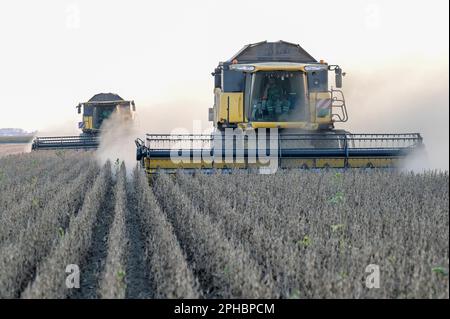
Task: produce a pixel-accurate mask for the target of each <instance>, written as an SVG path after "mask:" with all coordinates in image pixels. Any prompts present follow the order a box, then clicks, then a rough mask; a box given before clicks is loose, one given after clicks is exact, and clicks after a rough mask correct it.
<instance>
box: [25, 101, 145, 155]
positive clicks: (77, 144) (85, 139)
mask: <svg viewBox="0 0 450 319" xmlns="http://www.w3.org/2000/svg"><path fill="white" fill-rule="evenodd" d="M76 108H77V109H78V114H83V115H82V121H81V122H79V123H78V128H80V129H81V130H82V133H81V134H80V135H79V136H55V137H36V138H35V139H34V141H33V144H32V150H52V149H85V150H88V149H96V148H98V146H99V143H100V141H99V134H100V132H101V130H100V129H101V125H102V124H103V121H104V120H106V119H107V118H109V117H110V116H111V115H112V114H113V113H119V114H120V116H122V117H123V118H124V120H130V121H131V120H133V119H134V112H135V111H136V106H135V104H134V101H126V100H124V99H122V98H121V97H120V96H119V95H117V94H113V93H100V94H97V95H94V96H93V97H92V98H91V99H90V100H89V101H88V102H84V103H79V104H78V105H77V106H76Z"/></svg>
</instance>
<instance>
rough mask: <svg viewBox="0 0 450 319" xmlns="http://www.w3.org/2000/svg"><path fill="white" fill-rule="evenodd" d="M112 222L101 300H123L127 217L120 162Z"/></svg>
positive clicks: (123, 175)
mask: <svg viewBox="0 0 450 319" xmlns="http://www.w3.org/2000/svg"><path fill="white" fill-rule="evenodd" d="M116 178H117V182H116V188H115V194H114V198H115V207H114V220H113V223H112V226H111V230H110V232H109V237H108V255H107V258H106V266H105V273H104V277H103V279H102V282H101V284H100V296H101V297H102V298H108V299H111V298H116V299H123V298H125V291H126V282H125V277H126V275H127V274H126V272H125V270H126V267H127V253H126V252H127V245H128V242H127V240H128V238H127V231H126V224H125V218H126V216H127V215H128V208H127V192H126V170H125V164H124V163H123V162H122V164H121V166H120V168H119V169H118V171H117V173H116Z"/></svg>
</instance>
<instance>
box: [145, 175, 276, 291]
mask: <svg viewBox="0 0 450 319" xmlns="http://www.w3.org/2000/svg"><path fill="white" fill-rule="evenodd" d="M154 190H155V194H156V196H157V198H158V200H159V203H160V205H161V207H162V208H163V210H164V211H165V212H166V214H167V215H168V217H169V219H170V221H171V222H172V223H173V225H174V227H175V232H176V235H177V237H178V239H179V240H180V242H181V245H182V247H183V249H185V251H186V254H187V256H188V259H191V261H192V264H193V267H194V268H195V269H194V273H195V274H196V275H197V276H198V278H199V281H200V284H201V285H202V288H203V294H204V296H205V297H209V298H213V297H217V298H239V297H241V298H243V297H246V298H268V297H273V296H274V295H275V293H274V290H273V287H271V286H270V285H269V284H268V280H267V278H264V277H263V274H262V273H261V271H260V269H259V267H258V265H257V264H256V263H255V261H254V260H252V259H251V258H250V257H249V255H248V254H247V253H246V252H245V251H244V249H243V248H242V247H241V246H233V244H232V243H230V242H229V241H228V240H227V239H226V238H224V236H223V234H222V233H221V231H220V230H218V229H217V228H216V227H215V225H213V224H212V222H211V219H210V217H209V216H208V215H206V214H203V213H200V212H199V211H197V210H196V209H195V208H194V207H193V205H192V203H191V202H190V201H189V199H188V198H187V196H186V195H184V194H183V192H182V191H181V190H180V189H179V187H178V186H177V185H175V184H174V183H173V182H172V181H171V180H170V178H169V177H168V176H166V175H165V174H161V175H159V176H158V177H157V179H156V180H155V184H154Z"/></svg>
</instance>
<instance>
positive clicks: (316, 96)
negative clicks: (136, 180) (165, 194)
mask: <svg viewBox="0 0 450 319" xmlns="http://www.w3.org/2000/svg"><path fill="white" fill-rule="evenodd" d="M330 72H331V73H334V86H332V85H330V83H329V82H331V81H329V73H330ZM212 75H213V76H214V106H213V107H212V108H210V109H209V120H210V121H212V122H213V125H214V129H215V132H214V133H213V134H211V135H192V134H191V135H169V134H147V136H146V141H143V140H141V139H137V140H136V146H137V160H138V161H141V162H142V164H143V166H144V167H145V169H146V171H147V172H148V173H154V172H156V171H157V170H158V169H161V170H166V171H175V170H176V169H179V168H183V169H199V168H201V169H233V168H244V169H252V168H255V169H261V168H266V167H268V166H272V167H271V169H273V163H274V161H273V160H275V163H276V164H275V165H276V168H328V167H332V168H348V167H355V168H365V167H367V168H370V167H396V166H397V165H399V162H400V161H401V160H402V159H404V158H405V157H406V156H408V155H409V154H410V153H412V152H413V151H415V150H416V149H419V148H421V146H422V137H421V135H420V134H419V133H405V134H352V133H350V132H347V131H344V130H337V129H335V123H338V122H346V121H347V120H348V114H347V108H346V103H345V98H344V94H343V92H342V91H341V88H342V77H343V76H344V75H345V73H344V72H343V71H342V69H341V68H340V67H339V65H334V64H328V63H326V62H324V61H323V60H320V61H317V60H316V59H315V58H313V57H312V56H311V55H310V54H309V53H308V52H306V51H305V50H304V49H303V48H302V47H300V45H298V44H293V43H289V42H284V41H278V42H267V41H264V42H259V43H255V44H249V45H247V46H245V47H244V48H242V49H241V50H240V51H239V52H238V53H236V54H235V55H234V56H233V57H231V58H230V59H229V60H227V61H226V62H221V63H219V65H218V66H217V68H216V69H215V70H214V72H213V73H212ZM268 158H270V159H272V161H270V160H269V161H268V160H267V159H268Z"/></svg>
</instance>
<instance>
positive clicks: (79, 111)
mask: <svg viewBox="0 0 450 319" xmlns="http://www.w3.org/2000/svg"><path fill="white" fill-rule="evenodd" d="M76 108H77V109H78V114H81V104H78V105H77V106H76Z"/></svg>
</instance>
